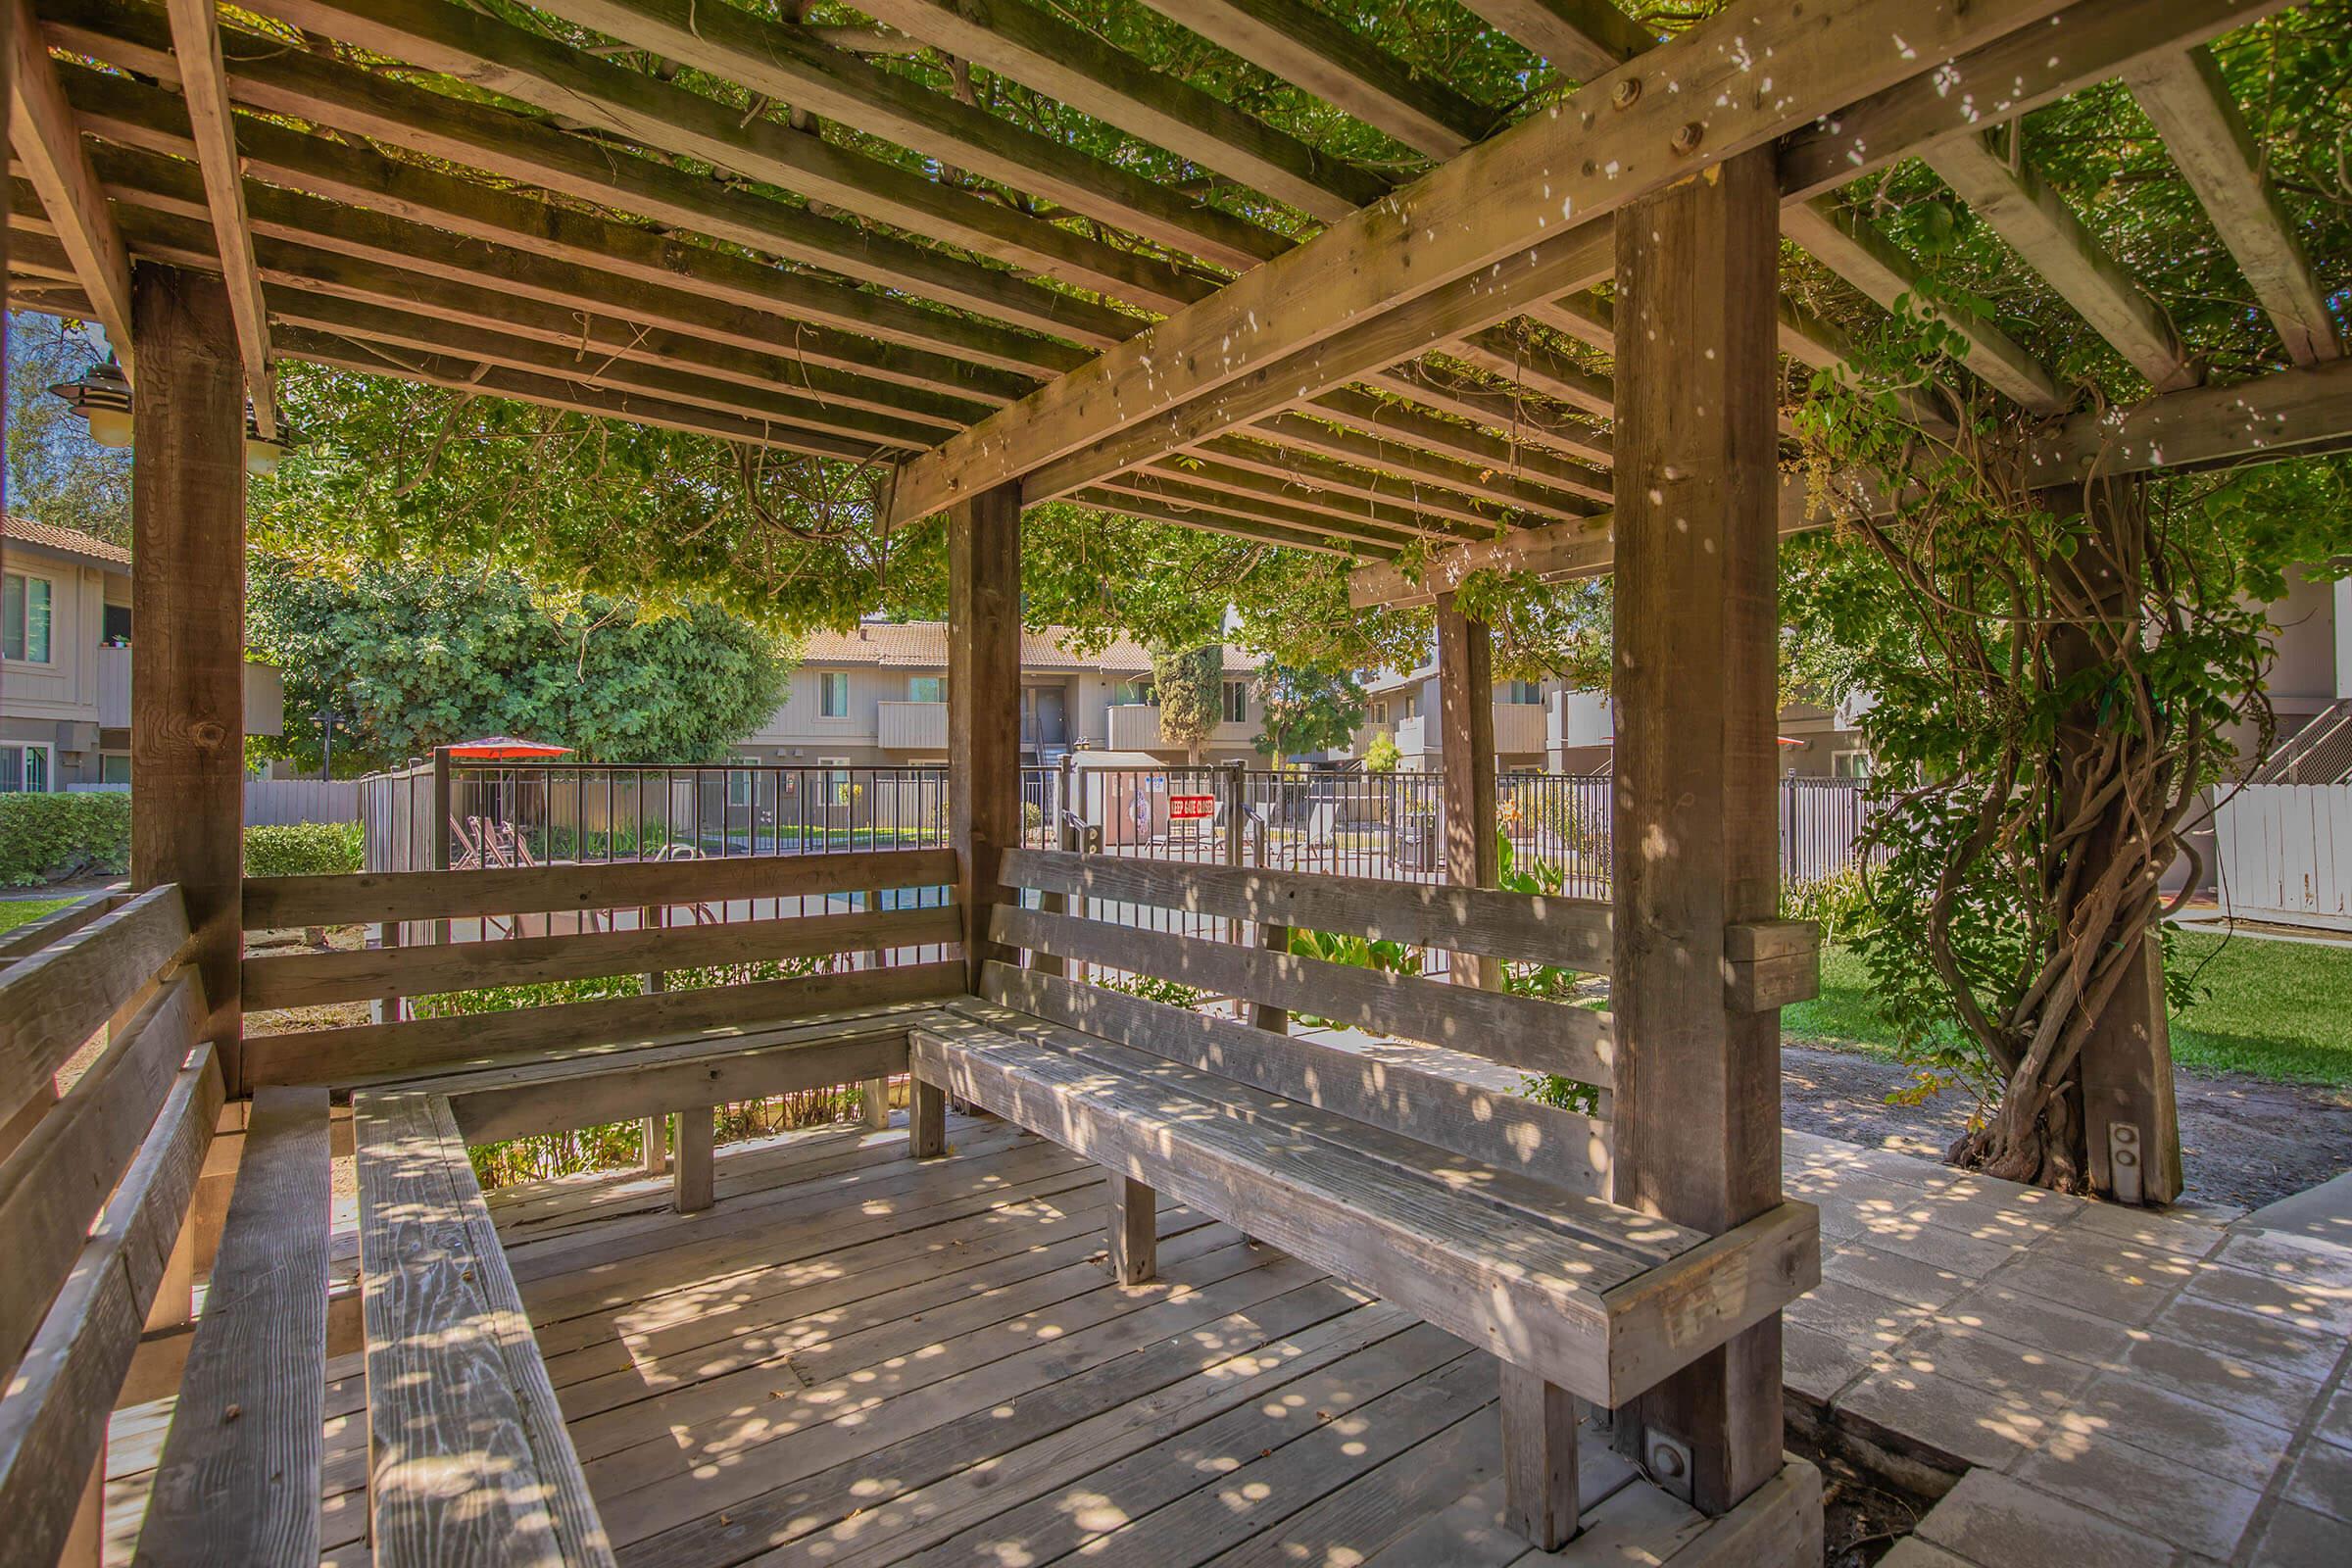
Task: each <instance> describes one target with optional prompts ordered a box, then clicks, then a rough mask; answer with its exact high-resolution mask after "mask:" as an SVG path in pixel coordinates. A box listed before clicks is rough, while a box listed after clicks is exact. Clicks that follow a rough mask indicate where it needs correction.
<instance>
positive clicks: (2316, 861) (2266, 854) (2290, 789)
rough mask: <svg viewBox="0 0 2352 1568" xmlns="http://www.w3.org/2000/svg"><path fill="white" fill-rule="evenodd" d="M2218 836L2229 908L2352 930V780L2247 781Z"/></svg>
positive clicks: (2221, 819) (2255, 916)
mask: <svg viewBox="0 0 2352 1568" xmlns="http://www.w3.org/2000/svg"><path fill="white" fill-rule="evenodd" d="M2214 837H2215V840H2216V841H2217V843H2218V845H2219V847H2220V850H2221V878H2220V881H2221V894H2222V907H2223V909H2224V911H2225V912H2227V913H2229V914H2232V915H2236V916H2238V917H2240V918H2243V919H2249V920H2278V921H2283V922H2286V923H2289V924H2293V925H2317V926H2327V927H2330V928H2332V929H2335V930H2338V931H2352V784H2249V785H2247V786H2246V787H2245V788H2243V789H2241V790H2239V791H2238V792H2237V793H2236V794H2235V795H2233V796H2231V797H2230V798H2229V800H2228V801H2227V802H2225V803H2224V804H2223V806H2222V809H2221V810H2220V811H2219V812H2217V813H2216V815H2215V820H2214Z"/></svg>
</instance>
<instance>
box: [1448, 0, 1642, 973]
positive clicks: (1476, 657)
mask: <svg viewBox="0 0 2352 1568" xmlns="http://www.w3.org/2000/svg"><path fill="white" fill-rule="evenodd" d="M1604 9H1607V10H1610V11H1614V10H1615V8H1614V7H1604ZM1438 726H1439V730H1440V732H1441V734H1442V735H1443V737H1444V739H1443V741H1442V742H1441V753H1440V755H1441V756H1443V757H1444V759H1445V761H1446V770H1445V775H1444V780H1445V781H1444V784H1443V786H1442V787H1443V789H1444V792H1445V802H1446V881H1447V882H1449V883H1451V884H1453V885H1454V886H1455V887H1464V888H1490V887H1493V886H1494V885H1495V880H1496V879H1497V878H1498V877H1499V876H1500V875H1501V874H1502V862H1501V858H1500V855H1499V846H1498V845H1497V843H1496V840H1495V640H1494V636H1493V634H1492V633H1490V632H1489V631H1488V629H1487V623H1486V622H1485V621H1483V620H1474V619H1472V618H1471V617H1470V616H1468V615H1466V614H1464V613H1462V612H1461V610H1460V609H1459V608H1458V607H1457V606H1456V605H1455V603H1454V598H1453V595H1451V594H1449V593H1448V594H1441V595H1439V597H1438ZM1447 978H1448V979H1450V980H1451V981H1452V982H1453V983H1454V984H1455V985H1460V986H1476V987H1479V988H1482V989H1484V990H1488V991H1499V990H1501V989H1502V965H1501V964H1499V963H1496V962H1495V961H1493V960H1492V959H1491V958H1489V957H1488V956H1486V955H1484V954H1482V953H1478V952H1476V951H1472V952H1466V953H1465V952H1461V951H1458V950H1457V951H1454V952H1453V953H1451V954H1450V956H1448V958H1447Z"/></svg>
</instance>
